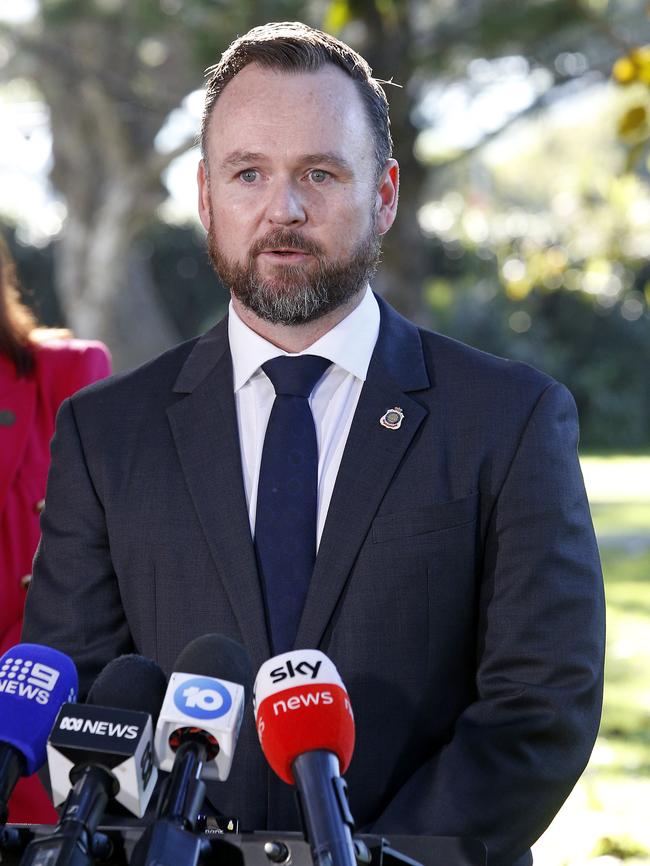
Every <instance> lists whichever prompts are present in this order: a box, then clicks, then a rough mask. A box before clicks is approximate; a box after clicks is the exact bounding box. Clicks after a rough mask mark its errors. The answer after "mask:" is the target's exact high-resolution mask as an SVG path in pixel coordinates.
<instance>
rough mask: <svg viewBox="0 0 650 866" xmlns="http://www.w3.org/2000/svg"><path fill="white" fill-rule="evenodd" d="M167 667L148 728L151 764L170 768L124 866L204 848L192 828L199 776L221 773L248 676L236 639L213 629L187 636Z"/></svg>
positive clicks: (182, 862) (184, 857) (195, 857)
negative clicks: (152, 732) (152, 729)
mask: <svg viewBox="0 0 650 866" xmlns="http://www.w3.org/2000/svg"><path fill="white" fill-rule="evenodd" d="M174 668H175V671H177V673H173V674H172V675H171V677H170V680H169V686H168V688H167V694H166V695H165V701H164V703H163V707H162V710H161V711H160V718H159V720H158V725H157V726H156V736H155V751H156V760H157V764H158V767H159V768H160V769H161V770H170V771H171V773H170V776H169V778H168V779H167V781H166V784H165V787H164V788H163V791H162V792H161V800H160V806H159V809H158V814H157V820H156V821H155V822H154V823H153V824H152V825H151V826H150V827H148V828H147V830H145V832H144V833H143V835H142V836H141V838H140V839H139V841H138V843H137V845H136V846H135V848H134V850H133V855H132V857H131V861H130V862H131V866H154V864H156V866H164V864H169V866H189V864H196V863H198V862H199V861H200V860H201V858H202V857H203V856H204V855H206V854H207V852H208V850H209V842H208V840H206V839H205V838H200V837H199V836H197V835H195V832H194V831H195V830H196V825H197V820H198V816H199V810H200V809H201V806H202V805H203V801H204V799H205V784H204V782H203V781H202V780H203V779H216V780H221V781H225V780H226V779H227V778H228V774H229V773H230V768H231V766H232V759H233V755H234V751H235V746H236V744H237V737H238V736H239V729H240V727H241V722H242V716H243V712H244V705H245V703H246V699H247V695H248V692H250V684H251V680H252V678H253V677H252V671H251V664H250V660H249V658H248V653H247V652H246V650H245V649H244V647H243V646H241V645H240V644H238V643H236V642H235V641H232V640H230V639H229V638H226V637H224V636H223V635H218V634H208V635H204V636H203V637H199V638H197V639H196V640H193V641H192V642H191V643H190V644H188V645H187V646H186V647H185V649H184V650H183V652H182V653H181V654H180V656H179V657H178V659H177V660H176V664H175V665H174Z"/></svg>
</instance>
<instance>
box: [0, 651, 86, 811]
mask: <svg viewBox="0 0 650 866" xmlns="http://www.w3.org/2000/svg"><path fill="white" fill-rule="evenodd" d="M77 688H78V679H77V669H76V668H75V666H74V664H73V662H72V659H70V658H68V656H66V655H64V654H63V653H61V652H58V650H55V649H51V648H50V647H46V646H40V645H39V644H30V643H21V644H17V645H16V646H15V647H13V648H12V649H10V650H7V652H6V653H4V655H3V656H2V657H1V658H0V826H3V825H4V824H5V823H6V821H7V813H8V807H7V804H8V801H9V798H10V796H11V794H12V792H13V790H14V788H15V787H16V783H17V782H18V779H19V778H20V777H21V776H31V774H32V773H35V772H36V771H37V770H38V769H40V767H41V766H42V765H43V764H44V763H45V757H46V745H47V737H48V734H49V733H50V730H51V729H52V725H53V724H54V720H55V718H56V714H57V713H58V712H59V709H60V707H61V704H63V703H64V702H66V701H74V700H75V698H76V697H77Z"/></svg>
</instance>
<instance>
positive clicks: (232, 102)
mask: <svg viewBox="0 0 650 866" xmlns="http://www.w3.org/2000/svg"><path fill="white" fill-rule="evenodd" d="M206 156H207V163H208V166H209V175H208V171H207V170H206V167H205V166H204V165H203V163H201V165H200V166H199V213H200V216H201V221H202V222H203V225H204V226H205V228H206V229H207V231H208V246H209V251H210V256H211V259H212V262H213V264H214V266H215V269H216V271H217V273H218V275H219V277H220V278H221V280H222V282H224V283H225V285H227V286H228V287H229V288H230V289H231V291H232V293H233V296H234V297H235V298H236V299H237V300H238V301H239V302H240V303H241V304H243V305H244V306H245V307H247V308H249V309H251V310H252V311H253V312H254V313H256V314H257V315H258V316H260V317H261V318H263V319H265V320H267V321H270V322H275V323H282V324H296V323H299V322H306V321H310V320H313V319H316V318H318V317H320V316H322V315H324V314H325V313H326V312H329V311H330V310H332V309H335V308H336V307H338V306H340V305H341V304H343V303H345V302H346V301H347V300H349V299H350V298H351V297H353V296H354V295H355V294H356V293H358V292H359V291H360V289H361V288H362V287H363V286H364V285H365V283H366V281H367V279H368V277H369V276H370V274H371V272H372V270H373V269H374V266H375V265H376V262H377V259H378V255H379V236H380V234H383V233H384V232H385V231H387V230H388V228H389V227H390V225H391V224H392V221H393V218H394V209H395V201H396V184H397V169H396V166H395V164H394V162H393V161H390V165H389V166H388V167H387V169H386V170H385V172H384V173H383V175H382V178H381V179H380V180H379V181H378V180H377V166H376V161H375V157H374V144H373V138H372V133H371V130H370V124H369V121H368V120H367V118H366V114H365V110H364V107H363V103H362V101H361V97H360V96H359V94H358V92H357V89H356V86H355V84H354V82H353V81H352V80H351V79H350V78H348V76H347V75H345V73H344V72H343V71H342V70H340V69H338V68H337V67H335V66H330V65H328V66H326V67H324V68H322V69H320V70H318V71H317V72H309V73H285V72H280V71H277V70H269V69H263V68H261V67H259V66H257V65H256V64H251V65H249V66H247V67H245V68H244V69H243V70H242V71H241V72H240V73H238V74H237V75H236V76H235V78H234V79H233V80H232V81H231V82H229V84H228V85H227V86H226V87H225V89H224V91H223V93H222V94H221V95H220V97H219V99H218V100H217V102H216V104H215V107H214V109H213V113H212V117H211V119H210V126H209V131H208V141H207V154H206ZM389 199H390V200H391V201H390V203H389V204H388V205H387V201H388V200H389Z"/></svg>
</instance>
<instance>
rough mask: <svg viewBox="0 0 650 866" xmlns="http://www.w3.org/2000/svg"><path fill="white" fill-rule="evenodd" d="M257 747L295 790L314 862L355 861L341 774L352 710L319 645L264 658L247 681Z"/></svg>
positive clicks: (349, 746)
mask: <svg viewBox="0 0 650 866" xmlns="http://www.w3.org/2000/svg"><path fill="white" fill-rule="evenodd" d="M253 705H254V708H255V724H256V727H257V735H258V737H259V740H260V744H261V746H262V751H263V752H264V755H265V756H266V759H267V761H268V762H269V764H270V765H271V767H272V769H273V770H274V771H275V772H276V773H277V775H278V776H279V777H280V778H281V779H282V780H283V781H284V782H287V784H289V785H294V784H295V786H296V788H297V792H298V804H299V808H300V815H301V819H302V823H303V827H304V830H305V835H306V837H307V840H308V842H309V845H310V848H311V853H312V858H313V861H314V864H316V866H332V864H333V866H356V855H355V848H354V843H353V840H352V830H353V829H354V821H353V818H352V815H351V814H350V807H349V805H348V797H347V786H346V784H345V781H344V780H343V779H342V778H341V775H340V774H341V773H345V771H346V770H347V768H348V766H349V764H350V760H351V759H352V752H353V750H354V716H353V715H352V707H351V706H350V700H349V698H348V694H347V692H346V690H345V687H344V685H343V683H342V681H341V678H340V676H339V674H338V671H337V670H336V668H335V666H334V664H333V663H332V662H331V661H330V659H328V658H327V656H326V655H324V654H323V653H322V652H319V651H318V650H294V651H292V652H288V653H283V654H282V655H279V656H275V657H274V658H272V659H270V660H269V661H267V662H265V663H264V664H263V665H262V667H261V668H260V670H259V673H258V674H257V678H256V679H255V686H254V688H253Z"/></svg>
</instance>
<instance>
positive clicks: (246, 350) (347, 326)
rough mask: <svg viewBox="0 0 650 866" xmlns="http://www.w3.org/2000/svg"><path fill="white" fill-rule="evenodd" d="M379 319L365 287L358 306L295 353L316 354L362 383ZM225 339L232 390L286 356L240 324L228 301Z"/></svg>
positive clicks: (374, 301)
mask: <svg viewBox="0 0 650 866" xmlns="http://www.w3.org/2000/svg"><path fill="white" fill-rule="evenodd" d="M379 319H380V314H379V305H378V304H377V301H376V299H375V296H374V295H373V293H372V291H371V290H370V287H369V286H368V287H367V288H366V292H365V294H364V296H363V298H362V300H361V303H360V304H359V305H358V306H357V307H355V308H354V310H352V312H351V313H349V314H348V315H347V316H346V317H345V318H344V319H343V320H342V321H341V322H339V323H338V325H335V327H333V328H332V329H331V330H330V331H328V332H327V333H326V334H323V336H322V337H320V339H318V340H316V342H315V343H312V345H311V346H308V347H307V348H306V349H304V350H303V351H302V352H298V354H299V355H320V356H321V357H323V358H327V359H328V360H330V361H332V363H334V364H336V365H337V366H338V367H341V368H342V369H343V370H345V371H346V372H347V373H351V374H352V375H353V376H356V377H357V379H361V381H362V382H365V380H366V375H367V373H368V367H369V365H370V358H371V356H372V352H373V350H374V348H375V343H376V342H377V337H378V336H379ZM228 340H229V342H230V352H231V355H232V366H233V373H234V386H235V391H239V389H240V388H241V387H242V386H243V385H245V384H246V382H248V380H249V379H250V378H251V376H253V375H254V374H255V372H256V371H257V370H259V368H260V367H261V366H262V364H264V363H265V362H266V361H270V360H271V358H277V357H278V355H287V354H289V353H288V352H284V351H283V350H282V349H279V348H278V347H277V346H274V345H273V343H269V342H268V340H265V339H264V338H263V337H260V335H259V334H256V333H255V331H253V330H251V328H249V327H248V325H246V324H244V322H242V320H241V319H240V318H239V316H238V315H237V313H236V312H235V309H234V307H233V305H232V301H231V302H230V307H229V311H228Z"/></svg>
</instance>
